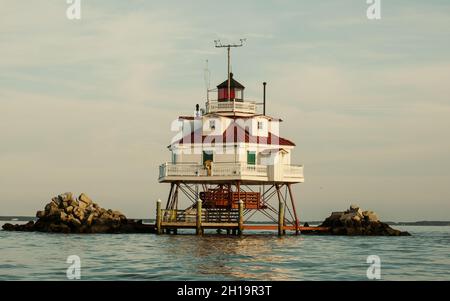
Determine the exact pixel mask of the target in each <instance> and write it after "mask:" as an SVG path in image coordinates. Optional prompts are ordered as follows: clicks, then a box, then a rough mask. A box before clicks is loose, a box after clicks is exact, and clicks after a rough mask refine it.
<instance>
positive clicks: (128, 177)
mask: <svg viewBox="0 0 450 301" xmlns="http://www.w3.org/2000/svg"><path fill="white" fill-rule="evenodd" d="M368 6H369V5H368V4H367V3H366V1H365V0H340V1H306V0H305V1H299V0H277V1H275V0H273V1H257V0H245V1H242V0H241V1H234V0H230V1H214V0H208V1H206V0H196V1H181V0H179V1H175V0H173V1H142V0H141V1H140V0H135V1H119V0H81V19H80V20H69V19H68V18H67V16H66V10H67V8H68V7H69V4H67V3H66V1H65V0H49V1H37V0H34V1H32V0H30V1H18V0H0V215H34V213H35V211H37V210H39V209H41V208H43V206H44V205H45V203H47V202H48V201H49V200H50V199H51V197H53V196H55V195H57V194H60V193H63V192H66V191H72V192H74V193H75V194H80V193H81V192H85V193H87V194H88V195H89V196H91V197H92V198H93V199H94V200H95V201H96V202H98V203H99V204H100V205H101V206H103V207H106V208H113V209H119V210H121V211H122V212H124V213H125V214H126V215H127V216H129V217H136V218H153V217H154V215H155V202H156V200H157V199H159V198H161V199H163V200H164V199H166V198H167V194H168V190H169V187H168V186H167V184H158V181H157V178H158V166H159V165H160V164H161V163H163V162H166V161H169V160H170V153H169V151H168V150H167V148H166V146H167V145H168V144H169V143H170V141H171V138H172V137H173V135H174V133H172V132H171V130H170V124H171V122H172V121H173V120H174V119H175V118H176V117H177V116H179V115H189V114H192V113H193V111H194V107H195V104H197V103H199V104H201V105H204V103H205V101H206V99H205V98H206V96H205V94H206V93H205V89H206V88H205V81H204V69H205V65H206V60H208V62H209V69H210V72H211V86H215V85H216V84H219V83H221V82H222V81H224V80H225V78H226V53H225V51H223V50H221V49H216V48H214V40H216V39H221V40H222V41H223V42H224V43H225V42H238V41H239V39H241V38H246V39H247V43H246V45H245V46H244V47H242V48H239V49H237V50H235V51H233V53H232V69H233V73H234V74H235V78H236V79H237V80H238V81H239V82H241V83H242V84H244V85H245V86H246V97H248V98H249V99H253V100H260V99H261V97H262V82H264V81H267V82H268V86H267V101H268V104H267V113H268V114H269V115H272V116H276V117H280V118H282V119H283V120H284V122H283V123H282V125H281V130H280V134H281V136H284V137H286V138H288V139H290V140H293V141H294V142H295V143H296V145H297V147H296V149H295V151H294V153H293V156H292V161H293V162H294V163H296V164H303V165H304V166H305V180H306V181H305V183H304V184H299V185H295V189H294V193H295V195H296V203H297V208H299V209H298V210H299V211H300V218H301V220H323V219H324V218H325V217H326V216H328V215H329V213H330V212H331V211H336V210H343V209H346V208H347V207H348V206H349V205H350V204H352V203H356V204H359V205H360V206H361V207H362V208H363V209H368V210H373V211H376V212H377V213H378V214H379V216H380V217H381V218H382V219H383V220H390V221H415V220H450V139H449V137H450V85H449V78H450V55H449V53H450V2H449V1H444V0H442V1H437V0H435V1H412V0H410V1H407V0H389V1H386V0H382V1H381V19H379V20H369V19H368V18H367V16H366V11H367V8H368Z"/></svg>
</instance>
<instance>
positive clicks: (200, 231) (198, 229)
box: [196, 199, 203, 235]
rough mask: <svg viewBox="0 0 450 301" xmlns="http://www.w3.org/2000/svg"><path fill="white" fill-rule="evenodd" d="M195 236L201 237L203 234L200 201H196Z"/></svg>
mask: <svg viewBox="0 0 450 301" xmlns="http://www.w3.org/2000/svg"><path fill="white" fill-rule="evenodd" d="M196 234H197V235H202V234H203V229H202V200H200V199H198V200H197V230H196Z"/></svg>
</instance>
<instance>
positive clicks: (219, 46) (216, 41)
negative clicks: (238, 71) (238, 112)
mask: <svg viewBox="0 0 450 301" xmlns="http://www.w3.org/2000/svg"><path fill="white" fill-rule="evenodd" d="M240 41H241V42H240V44H228V45H223V44H222V42H221V41H220V40H214V44H215V45H216V48H227V51H228V101H230V100H231V98H230V97H231V95H230V94H231V93H230V90H231V87H230V86H231V78H230V68H231V54H230V52H231V48H237V47H242V46H244V43H245V42H246V41H247V39H240Z"/></svg>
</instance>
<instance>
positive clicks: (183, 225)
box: [161, 222, 329, 232]
mask: <svg viewBox="0 0 450 301" xmlns="http://www.w3.org/2000/svg"><path fill="white" fill-rule="evenodd" d="M161 228H162V229H196V228H197V224H196V223H195V222H162V223H161ZM202 228H204V229H231V230H233V229H238V228H239V224H238V223H205V222H203V223H202ZM244 230H250V231H277V230H278V225H275V224H272V225H260V224H244ZM283 230H285V231H296V227H295V226H293V225H288V226H284V227H283ZM328 230H329V229H328V228H326V227H303V226H299V227H298V231H300V232H302V231H317V232H325V231H328Z"/></svg>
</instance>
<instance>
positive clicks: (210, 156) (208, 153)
mask: <svg viewBox="0 0 450 301" xmlns="http://www.w3.org/2000/svg"><path fill="white" fill-rule="evenodd" d="M206 161H211V162H212V161H214V155H213V152H212V151H203V164H205V162H206Z"/></svg>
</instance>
